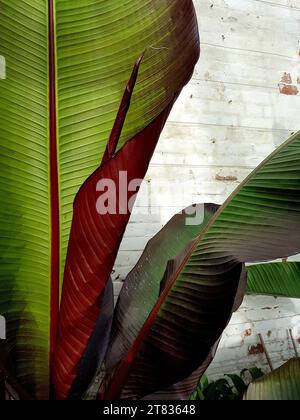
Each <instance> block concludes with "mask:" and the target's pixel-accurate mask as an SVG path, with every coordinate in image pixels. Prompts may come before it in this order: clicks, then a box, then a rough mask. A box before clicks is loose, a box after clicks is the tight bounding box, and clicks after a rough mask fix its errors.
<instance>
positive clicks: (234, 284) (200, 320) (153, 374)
mask: <svg viewBox="0 0 300 420" xmlns="http://www.w3.org/2000/svg"><path fill="white" fill-rule="evenodd" d="M299 168H300V133H297V134H295V135H294V136H292V137H291V138H290V139H289V140H288V141H287V142H286V143H284V144H283V145H282V146H281V147H279V148H278V149H277V150H276V151H275V152H274V153H273V154H271V155H270V156H269V157H268V158H267V159H266V160H265V161H264V162H263V163H262V164H261V165H260V166H259V167H258V168H257V169H256V170H255V171H254V172H253V173H252V174H251V175H250V176H249V177H248V178H247V179H246V180H245V181H244V182H243V183H242V184H241V185H240V186H239V187H238V189H237V190H236V191H235V192H234V193H233V194H232V196H231V197H229V199H228V200H227V201H226V202H225V204H224V205H223V206H222V207H221V208H219V209H218V210H216V208H214V207H213V206H211V205H208V206H205V209H204V217H203V223H202V224H200V225H198V224H195V225H194V226H192V227H191V226H187V223H186V217H187V216H186V215H185V214H184V213H182V214H180V215H177V216H175V217H174V218H173V219H172V220H171V221H170V222H169V224H168V225H167V226H166V227H165V228H163V230H162V231H161V232H160V233H159V234H158V235H156V236H155V237H154V238H153V239H152V240H151V242H150V243H149V245H148V246H147V248H146V250H145V253H144V254H143V255H142V257H141V259H140V260H139V262H138V264H137V265H136V267H135V268H134V269H133V271H132V272H131V273H130V274H129V276H128V277H127V279H126V281H125V285H124V287H123V289H122V291H121V294H120V297H119V301H118V304H117V308H116V311H115V317H114V323H113V327H112V334H111V339H110V343H109V347H108V351H107V355H106V358H105V375H104V378H103V381H102V384H101V388H100V393H99V398H103V399H114V398H126V399H130V398H133V399H136V398H159V397H160V396H162V395H163V396H164V397H165V399H167V397H169V398H173V399H174V398H175V399H176V398H180V397H182V396H183V397H184V398H188V397H189V396H190V395H191V393H192V391H193V390H194V389H195V388H196V386H197V383H198V381H199V377H200V376H201V374H203V373H204V372H205V370H206V368H207V366H208V365H209V363H210V362H211V360H212V358H213V355H214V352H215V349H216V346H217V345H218V342H219V339H220V337H221V334H222V332H223V330H224V328H225V327H226V325H227V324H228V322H229V320H230V318H231V315H232V312H233V311H234V310H236V309H237V308H238V307H239V305H240V303H241V302H242V299H243V296H244V294H245V292H246V278H247V275H246V269H245V263H257V262H265V261H271V260H275V259H278V258H283V257H286V256H289V255H296V254H298V253H299V251H300V237H299V228H300V217H299V211H300V200H299V198H300V169H299ZM187 214H191V211H190V209H188V211H187ZM188 225H190V223H188ZM174 384H175V386H174Z"/></svg>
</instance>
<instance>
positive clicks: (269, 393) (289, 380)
mask: <svg viewBox="0 0 300 420" xmlns="http://www.w3.org/2000/svg"><path fill="white" fill-rule="evenodd" d="M244 400H246V401H299V400H300V359H299V358H297V359H292V360H290V361H289V362H288V363H286V364H285V365H283V366H281V367H280V368H279V369H276V370H274V371H273V372H271V373H270V374H268V375H266V376H264V377H262V378H260V379H258V380H256V381H255V382H253V383H252V384H250V385H249V388H248V390H247V392H246V393H245V396H244Z"/></svg>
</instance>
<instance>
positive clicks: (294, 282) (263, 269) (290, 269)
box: [247, 262, 300, 299]
mask: <svg viewBox="0 0 300 420" xmlns="http://www.w3.org/2000/svg"><path fill="white" fill-rule="evenodd" d="M247 273H248V283H247V293H248V294H253V295H270V296H281V297H289V298H297V299H300V263H297V262H282V263H271V264H259V265H252V266H249V267H247Z"/></svg>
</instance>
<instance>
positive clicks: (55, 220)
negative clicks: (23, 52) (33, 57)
mask: <svg viewBox="0 0 300 420" xmlns="http://www.w3.org/2000/svg"><path fill="white" fill-rule="evenodd" d="M48 16H49V18H48V24H49V29H48V34H49V85H48V86H49V171H50V230H51V233H50V235H51V236H50V238H51V246H50V247H51V249H50V255H51V257H50V369H51V366H52V360H53V355H54V351H55V339H56V331H57V323H58V311H59V271H60V270H59V264H60V226H59V187H58V154H57V115H56V54H55V17H54V4H53V0H48Z"/></svg>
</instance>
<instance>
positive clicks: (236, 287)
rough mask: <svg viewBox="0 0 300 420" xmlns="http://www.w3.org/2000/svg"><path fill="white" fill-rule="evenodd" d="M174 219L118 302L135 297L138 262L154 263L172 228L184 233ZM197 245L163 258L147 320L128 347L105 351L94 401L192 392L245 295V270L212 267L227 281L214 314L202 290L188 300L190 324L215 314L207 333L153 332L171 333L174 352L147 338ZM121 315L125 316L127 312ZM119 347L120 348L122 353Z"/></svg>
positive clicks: (240, 266)
mask: <svg viewBox="0 0 300 420" xmlns="http://www.w3.org/2000/svg"><path fill="white" fill-rule="evenodd" d="M217 207H218V206H214V205H209V209H210V211H213V212H214V211H215V210H216V208H217ZM178 217H179V218H180V219H182V218H183V220H184V218H185V216H184V214H183V215H180V216H179V215H177V216H175V217H174V218H173V219H172V220H171V221H170V222H169V224H168V225H166V226H165V227H164V228H163V229H162V230H161V231H160V232H159V233H158V234H157V235H156V236H155V237H154V238H153V239H152V241H151V246H152V248H153V249H152V254H153V255H151V252H150V254H148V253H147V252H145V253H144V255H143V256H142V257H141V259H140V261H139V263H138V264H137V266H136V268H135V269H134V270H133V273H134V271H135V270H137V272H136V273H135V274H132V276H131V277H130V276H128V279H127V280H126V282H127V281H128V282H129V284H128V285H127V288H126V282H125V288H126V291H124V294H125V299H124V300H126V299H129V301H130V295H131V293H135V294H137V293H138V289H139V284H136V286H133V285H132V284H131V282H132V281H133V282H134V281H135V280H134V279H136V278H137V277H138V276H139V273H138V271H139V268H138V267H140V266H141V267H143V265H144V263H143V258H147V259H148V260H149V259H150V260H151V261H152V264H154V265H155V261H156V257H155V254H156V253H157V252H159V253H161V252H162V250H160V248H161V247H162V246H163V244H164V242H165V241H166V238H168V237H170V235H169V233H168V231H169V230H173V229H175V226H177V227H176V229H177V231H178V234H180V232H181V231H182V230H184V227H183V226H181V227H180V224H178V223H177V219H178ZM206 223H207V221H206V222H204V224H203V225H200V226H196V229H195V228H194V229H195V232H196V231H197V230H198V233H200V232H201V231H202V232H203V231H205V226H206ZM197 241H198V238H196V239H195V240H194V241H192V242H190V243H188V244H185V243H184V242H183V246H184V247H185V252H184V253H182V252H181V253H180V254H179V255H178V256H177V257H176V258H174V259H173V260H172V264H170V261H169V262H168V261H167V259H166V261H165V266H166V267H168V266H169V267H170V268H169V269H167V270H166V273H165V275H166V274H167V276H168V279H167V280H168V281H167V282H166V285H165V288H164V290H163V292H162V293H161V295H160V297H159V298H158V300H157V302H156V304H155V305H154V306H153V309H152V311H151V312H150V314H149V316H148V317H147V318H146V319H145V320H144V323H143V324H142V326H140V327H139V328H138V329H139V333H138V335H137V336H136V337H135V340H134V342H132V343H130V341H128V340H127V338H126V337H124V340H125V341H126V344H125V343H123V344H121V343H119V344H117V346H113V347H114V348H111V347H109V350H108V351H109V354H108V359H110V358H112V359H111V360H109V361H108V366H109V369H108V372H107V375H106V377H105V378H104V381H103V383H102V385H101V390H100V393H99V399H104V400H115V399H119V398H122V399H132V398H134V399H140V398H142V399H143V398H146V399H148V400H149V399H153V400H157V399H170V400H171V399H173V400H174V399H187V398H189V396H190V395H191V393H192V392H193V390H194V389H195V388H196V386H197V384H198V381H199V378H200V376H201V375H202V374H203V373H204V372H205V371H206V369H207V368H208V366H209V365H210V363H211V361H212V360H213V358H214V355H215V352H216V349H217V347H218V344H219V341H220V337H221V335H222V333H223V330H224V329H225V328H226V326H227V325H228V323H229V322H230V319H231V316H232V313H233V312H234V311H236V310H237V309H238V308H239V307H240V305H241V303H242V301H243V298H244V295H245V292H246V271H245V269H244V265H243V264H240V263H237V264H234V265H232V264H229V265H228V266H227V263H226V262H225V263H224V269H225V273H223V269H222V268H221V269H220V267H218V266H217V267H216V272H215V275H216V276H217V277H219V278H220V279H221V278H222V277H223V276H224V274H225V276H226V277H228V279H229V281H228V284H227V286H226V289H227V290H226V292H225V293H224V294H223V297H222V301H220V298H219V297H215V302H214V304H215V308H216V309H215V311H213V308H212V307H211V302H210V299H207V301H206V299H205V293H206V294H207V290H206V291H205V290H204V291H203V292H205V293H204V295H203V292H199V295H197V294H196V295H195V296H194V300H196V301H198V303H196V301H195V303H194V305H195V308H194V310H196V305H198V306H197V308H198V309H197V310H198V312H197V314H196V312H194V317H195V320H196V318H199V317H200V319H201V316H202V312H203V313H206V311H207V310H208V311H209V312H210V313H211V315H210V316H212V315H213V312H216V314H217V315H218V317H217V318H216V316H217V315H216V314H214V315H213V317H214V318H216V322H214V323H212V324H211V326H210V331H209V332H208V331H206V330H205V332H203V331H202V330H201V328H200V329H199V324H198V323H197V322H196V324H195V326H196V330H195V331H194V332H193V333H192V332H190V333H189V335H186V329H185V328H183V329H182V331H179V330H178V328H177V329H175V330H174V331H172V332H170V331H168V329H165V330H164V329H163V327H162V326H160V328H159V329H157V328H156V330H157V332H158V334H159V335H163V334H165V335H166V337H168V336H169V334H171V335H173V338H174V336H176V338H177V346H176V348H174V345H173V346H172V348H168V347H166V348H163V347H162V343H161V342H157V340H156V339H157V337H156V338H154V337H153V336H152V335H153V334H152V332H153V326H154V325H155V322H156V320H157V315H158V313H159V312H160V311H161V309H162V307H163V305H164V304H165V302H166V300H167V298H169V297H170V294H172V288H173V286H174V281H175V279H177V278H178V273H179V272H180V271H181V269H182V266H183V265H184V263H185V260H186V258H187V256H188V255H189V254H190V252H191V249H192V248H193V247H194V245H195V243H197ZM154 244H155V245H154ZM165 245H166V244H165ZM157 250H160V251H157ZM164 277H165V276H164ZM141 287H143V286H141ZM123 289H124V288H123ZM122 293H123V291H122V292H121V296H120V299H121V298H122V297H123V295H122ZM174 293H176V292H174ZM200 293H201V294H202V296H201V294H200ZM197 296H198V299H197ZM203 298H204V300H203ZM120 299H119V300H120ZM140 299H141V301H142V300H143V292H142V295H140ZM212 299H213V298H212ZM223 300H224V302H223ZM123 303H124V302H123ZM120 304H121V302H120V301H119V302H118V308H119V307H120ZM187 305H188V303H187ZM121 306H122V305H121ZM177 310H178V308H174V311H177ZM212 311H213V312H212ZM120 314H122V311H120ZM117 316H118V313H117V314H116V317H115V320H116V318H117ZM125 316H126V317H127V318H128V315H127V314H126V315H125ZM135 321H136V320H135V319H133V320H132V323H135ZM186 321H187V325H186V328H187V330H189V329H190V328H191V322H188V320H186ZM119 322H120V323H121V324H120V326H119V327H118V326H117V328H116V330H115V331H114V332H115V334H116V336H115V338H117V342H118V338H120V339H121V340H122V338H121V337H122V334H124V333H125V335H126V331H124V330H123V329H122V324H123V323H122V321H121V320H119ZM139 323H140V320H139ZM124 324H125V325H126V324H128V328H129V329H130V330H131V331H134V330H135V329H136V326H135V327H134V328H133V326H130V322H129V319H127V321H126V320H125V321H124ZM134 325H135V324H134ZM119 328H120V330H121V331H120V332H121V333H122V334H118V332H117V330H118V329H119ZM192 328H193V327H192ZM191 331H192V330H191ZM118 336H119V337H118ZM187 337H189V339H190V340H191V342H190V343H187V341H186V340H187ZM192 338H193V340H192ZM197 338H199V339H200V338H201V342H200V340H199V342H198V341H197ZM123 345H124V349H122V348H123ZM128 346H129V347H128ZM118 347H120V352H121V356H119V355H117V360H115V361H113V357H114V354H115V352H116V351H117V349H118ZM122 353H123V354H122ZM181 353H182V354H181ZM178 356H179V357H178ZM182 357H183V358H182ZM120 358H121V360H120V361H119V362H118V359H120ZM149 360H152V363H149ZM172 384H175V385H172ZM159 387H161V390H162V391H159V392H157V391H158V390H159ZM165 388H166V389H165Z"/></svg>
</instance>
